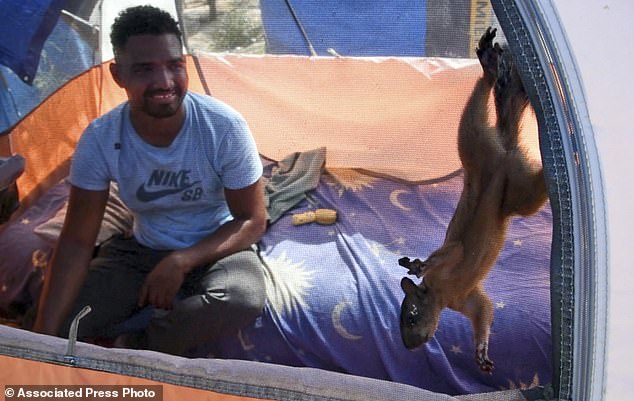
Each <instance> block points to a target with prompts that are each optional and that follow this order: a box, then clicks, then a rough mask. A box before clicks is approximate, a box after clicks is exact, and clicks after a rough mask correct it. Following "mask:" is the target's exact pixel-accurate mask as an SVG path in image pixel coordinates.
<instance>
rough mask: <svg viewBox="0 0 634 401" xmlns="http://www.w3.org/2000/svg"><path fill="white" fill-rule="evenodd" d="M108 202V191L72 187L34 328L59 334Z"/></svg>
mask: <svg viewBox="0 0 634 401" xmlns="http://www.w3.org/2000/svg"><path fill="white" fill-rule="evenodd" d="M107 201H108V190H105V191H87V190H85V189H81V188H77V187H75V186H72V187H71V190H70V197H69V201H68V210H67V213H66V220H65V221H64V227H63V228H62V232H61V234H60V236H59V239H58V241H57V246H56V247H55V251H54V252H53V257H52V259H51V263H50V266H49V269H48V271H47V273H46V277H45V279H44V287H43V288H42V293H41V296H40V301H39V306H38V313H37V317H36V319H35V324H34V325H33V330H34V331H36V332H39V333H44V334H50V335H58V332H59V330H60V328H61V325H62V323H63V322H64V320H65V319H66V318H67V315H68V314H69V313H70V310H71V308H72V306H73V303H74V301H75V299H76V298H77V294H78V293H79V289H80V288H81V286H82V284H83V282H84V279H85V277H86V273H87V271H88V265H89V263H90V260H91V259H92V255H93V250H94V247H95V240H96V238H97V234H98V233H99V228H100V226H101V220H102V219H103V214H104V210H105V207H106V202H107Z"/></svg>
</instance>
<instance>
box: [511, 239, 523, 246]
mask: <svg viewBox="0 0 634 401" xmlns="http://www.w3.org/2000/svg"><path fill="white" fill-rule="evenodd" d="M523 243H524V241H522V240H521V239H516V240H515V241H513V245H515V246H522V244H523Z"/></svg>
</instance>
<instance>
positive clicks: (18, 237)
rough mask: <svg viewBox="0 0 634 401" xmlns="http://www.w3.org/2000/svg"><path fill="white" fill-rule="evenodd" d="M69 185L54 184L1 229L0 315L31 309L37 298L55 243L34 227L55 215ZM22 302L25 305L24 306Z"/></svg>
mask: <svg viewBox="0 0 634 401" xmlns="http://www.w3.org/2000/svg"><path fill="white" fill-rule="evenodd" d="M69 190H70V185H69V184H68V183H66V182H65V181H62V182H60V183H58V184H55V185H54V186H53V187H52V188H51V189H50V190H48V191H47V192H46V193H45V194H43V195H42V196H41V197H40V198H39V199H37V200H36V201H35V203H33V204H32V205H31V206H30V207H29V208H28V209H26V210H25V211H24V212H23V213H22V214H20V215H19V216H13V218H12V219H11V220H9V222H7V223H6V224H4V225H2V226H1V227H2V229H1V230H0V255H2V257H0V314H1V315H3V316H6V315H11V314H12V312H13V311H11V310H10V309H12V308H13V307H17V308H18V309H24V308H28V306H29V305H30V304H31V303H32V302H33V301H34V300H35V299H36V298H37V296H38V294H39V290H40V287H41V284H42V279H43V278H44V270H45V268H46V266H47V264H48V259H49V258H50V255H51V252H52V248H53V244H52V243H50V242H49V241H47V240H46V239H44V238H42V237H40V236H38V235H36V234H35V233H34V232H33V230H34V229H35V227H37V226H38V225H40V224H42V223H44V222H46V221H47V220H49V219H50V218H51V217H53V216H54V215H55V212H56V211H57V210H59V208H60V207H62V205H63V204H64V202H65V201H66V199H67V198H68V192H69ZM20 305H22V306H24V308H21V307H20Z"/></svg>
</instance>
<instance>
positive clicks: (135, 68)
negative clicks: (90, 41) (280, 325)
mask: <svg viewBox="0 0 634 401" xmlns="http://www.w3.org/2000/svg"><path fill="white" fill-rule="evenodd" d="M111 42H112V46H113V49H114V54H115V62H114V63H112V64H111V65H110V72H111V74H112V76H113V78H114V80H115V81H116V83H117V84H118V85H119V86H120V87H122V88H123V89H125V91H126V93H127V97H128V100H127V102H124V103H123V104H121V105H119V106H118V107H116V108H115V109H113V110H112V111H111V112H109V113H107V114H105V115H104V116H102V117H100V118H98V119H96V120H95V121H93V122H92V123H91V124H90V125H89V127H88V128H87V129H86V130H85V132H84V133H83V135H82V137H81V139H80V141H79V144H78V145H77V148H76V150H75V153H74V155H73V159H72V163H71V169H70V175H69V180H70V183H71V184H72V186H71V192H70V199H69V205H68V211H67V217H66V221H65V223H64V228H63V229H62V233H61V235H60V237H59V240H58V243H57V246H56V248H55V252H54V254H53V258H52V261H51V266H50V269H49V270H48V272H47V275H46V278H45V282H44V288H43V291H42V295H41V299H40V302H39V307H38V314H37V318H36V321H35V324H34V327H33V329H34V330H35V331H38V332H41V333H46V334H51V335H61V336H64V337H65V336H67V335H68V331H69V326H70V321H71V320H72V318H73V317H74V316H75V315H76V314H77V313H78V312H79V311H80V310H81V309H82V308H83V307H84V306H85V305H90V306H91V308H92V312H91V313H90V314H88V315H87V316H86V317H84V318H83V319H82V320H81V324H80V326H79V332H78V337H79V339H84V340H88V339H93V338H104V337H105V338H108V337H111V336H113V335H114V334H116V330H115V327H116V326H117V325H118V324H119V323H121V322H124V321H125V320H127V319H128V318H129V317H130V316H132V315H133V314H135V313H136V312H138V311H139V310H140V309H141V308H144V307H146V306H148V305H149V306H152V307H153V308H154V310H155V313H154V317H153V318H152V320H151V321H150V323H149V326H148V327H147V328H146V329H144V330H142V331H139V332H136V333H132V334H130V333H128V334H127V335H126V336H124V337H125V341H124V342H125V343H126V344H125V345H127V346H133V347H138V348H147V349H152V350H157V351H162V352H167V353H172V354H180V355H182V354H186V352H187V350H189V349H190V348H192V347H195V346H197V345H200V344H203V343H208V342H211V341H214V340H216V339H219V338H221V337H223V336H227V335H231V334H234V333H236V332H237V331H238V330H239V329H240V328H241V327H243V326H245V325H246V324H248V323H249V322H251V321H252V320H253V319H255V318H256V317H257V316H258V315H259V314H260V313H261V311H262V308H263V305H264V302H265V288H264V278H263V273H262V265H261V260H260V259H259V257H258V255H257V253H256V252H255V251H254V250H253V244H255V243H256V242H257V241H258V240H259V239H260V237H261V235H262V234H263V232H264V230H265V229H266V210H265V207H264V195H263V194H264V192H263V188H262V183H261V180H260V178H261V175H262V164H261V161H260V158H259V154H258V151H257V149H256V146H255V143H254V140H253V137H252V136H251V133H250V131H249V128H248V126H247V124H246V122H245V121H244V119H243V118H242V116H240V115H239V114H238V113H237V112H236V111H235V110H233V109H232V108H230V107H229V106H227V105H226V104H224V103H222V102H220V101H218V100H217V99H214V98H212V97H209V96H204V95H200V94H196V93H193V92H189V91H188V90H187V87H188V77H187V69H186V60H185V57H184V55H183V51H182V39H181V32H180V30H179V28H178V26H177V24H176V22H175V21H174V19H173V18H172V17H171V15H170V14H168V13H167V12H165V11H162V10H160V9H157V8H155V7H152V6H139V7H132V8H129V9H127V10H124V11H123V12H122V13H121V14H119V16H118V17H117V19H116V20H115V22H114V24H113V26H112V33H111ZM113 182H114V183H117V184H118V188H119V192H120V197H121V199H122V200H123V202H124V203H125V204H126V206H127V207H128V208H129V209H130V210H131V211H132V214H133V215H134V229H133V235H132V236H128V237H126V236H115V237H113V238H111V239H110V240H108V241H106V242H105V243H104V244H102V245H100V246H99V247H98V249H96V250H95V249H94V244H95V239H96V237H97V234H98V232H99V228H100V224H101V221H102V218H103V215H104V210H105V206H106V203H107V200H108V194H109V186H110V184H111V183H113ZM95 251H96V252H95ZM94 255H96V256H94ZM93 256H94V257H93Z"/></svg>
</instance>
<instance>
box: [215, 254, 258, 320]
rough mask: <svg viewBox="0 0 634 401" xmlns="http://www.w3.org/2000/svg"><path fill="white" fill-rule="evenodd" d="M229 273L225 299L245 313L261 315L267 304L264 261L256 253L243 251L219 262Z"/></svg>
mask: <svg viewBox="0 0 634 401" xmlns="http://www.w3.org/2000/svg"><path fill="white" fill-rule="evenodd" d="M218 263H219V265H221V266H222V267H223V268H224V270H225V271H226V273H227V282H226V288H225V298H226V301H227V302H229V303H230V304H231V305H232V307H234V308H236V309H238V310H241V311H243V312H244V313H249V314H253V315H254V316H257V315H259V314H260V313H261V312H262V309H263V308H264V304H265V302H266V286H265V281H264V270H263V268H262V261H261V260H260V258H259V257H258V255H257V254H256V253H255V252H252V251H242V252H238V253H236V254H234V255H231V256H229V257H227V258H224V259H223V260H221V261H219V262H218Z"/></svg>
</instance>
